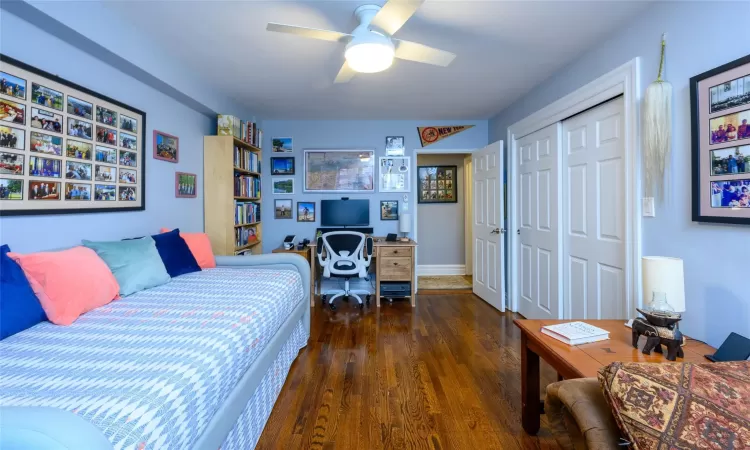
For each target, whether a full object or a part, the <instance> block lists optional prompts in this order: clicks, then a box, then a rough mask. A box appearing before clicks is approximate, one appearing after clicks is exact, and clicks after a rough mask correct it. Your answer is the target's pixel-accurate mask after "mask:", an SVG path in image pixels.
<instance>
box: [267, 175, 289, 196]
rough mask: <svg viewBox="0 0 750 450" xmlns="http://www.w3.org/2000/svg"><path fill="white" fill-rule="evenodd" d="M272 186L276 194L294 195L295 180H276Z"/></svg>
mask: <svg viewBox="0 0 750 450" xmlns="http://www.w3.org/2000/svg"><path fill="white" fill-rule="evenodd" d="M272 184H273V193H274V194H294V178H274V179H273V180H272Z"/></svg>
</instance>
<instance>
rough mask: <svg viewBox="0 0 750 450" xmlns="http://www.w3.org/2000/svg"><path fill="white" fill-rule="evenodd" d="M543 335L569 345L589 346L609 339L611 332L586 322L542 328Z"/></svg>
mask: <svg viewBox="0 0 750 450" xmlns="http://www.w3.org/2000/svg"><path fill="white" fill-rule="evenodd" d="M542 333H544V334H546V335H547V336H549V337H553V338H555V339H557V340H558V341H562V342H565V343H566V344H569V345H580V344H588V343H589V342H597V341H603V340H605V339H609V331H607V330H603V329H601V328H599V327H595V326H593V325H589V324H587V323H584V322H568V323H560V324H557V325H547V326H544V327H542Z"/></svg>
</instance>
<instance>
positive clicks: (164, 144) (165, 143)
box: [97, 126, 180, 163]
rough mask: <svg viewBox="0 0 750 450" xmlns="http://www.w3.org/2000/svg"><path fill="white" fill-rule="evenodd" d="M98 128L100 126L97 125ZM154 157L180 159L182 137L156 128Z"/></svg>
mask: <svg viewBox="0 0 750 450" xmlns="http://www.w3.org/2000/svg"><path fill="white" fill-rule="evenodd" d="M97 128H99V127H98V126H97ZM153 145H154V159H161V160H162V161H168V162H171V163H177V162H179V161H180V138H178V137H177V136H172V135H171V134H167V133H164V132H161V131H157V130H154V143H153Z"/></svg>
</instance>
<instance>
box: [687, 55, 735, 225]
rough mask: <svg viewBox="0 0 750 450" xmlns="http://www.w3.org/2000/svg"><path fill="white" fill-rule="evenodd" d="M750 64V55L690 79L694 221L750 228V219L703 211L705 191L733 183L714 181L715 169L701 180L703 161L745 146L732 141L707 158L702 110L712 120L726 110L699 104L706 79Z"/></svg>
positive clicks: (709, 150) (709, 149)
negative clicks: (722, 150) (725, 151)
mask: <svg viewBox="0 0 750 450" xmlns="http://www.w3.org/2000/svg"><path fill="white" fill-rule="evenodd" d="M748 64H750V55H747V56H744V57H742V58H739V59H736V60H734V61H731V62H729V63H726V64H724V65H721V66H719V67H716V68H714V69H711V70H708V71H706V72H703V73H701V74H699V75H696V76H694V77H692V78H690V125H691V132H692V197H693V198H692V220H693V222H705V223H724V224H733V225H750V218H745V217H726V216H716V215H709V214H706V213H705V211H703V210H702V208H701V193H702V189H706V190H709V189H712V182H720V181H730V180H721V179H714V178H715V177H713V176H711V174H712V170H711V168H709V176H708V177H705V179H702V177H701V163H702V159H703V158H704V156H705V159H706V160H709V158H710V155H711V153H712V152H713V151H716V150H721V149H724V148H730V147H733V146H737V145H742V141H730V142H728V143H727V145H726V146H722V147H721V148H708V149H707V150H706V151H705V155H703V154H702V151H701V111H702V109H701V108H707V113H708V114H709V120H710V119H712V118H715V117H720V116H722V115H724V114H726V109H721V110H717V111H714V112H713V113H712V112H711V105H710V104H709V103H710V99H709V101H708V102H706V103H707V104H705V105H700V104H699V89H700V86H699V84H700V83H701V82H702V81H703V80H706V79H708V78H712V77H715V76H717V75H721V74H723V73H724V72H727V71H729V70H732V69H735V68H737V67H741V66H744V65H748ZM748 75H750V73H748ZM719 85H720V84H719ZM716 86H718V85H716ZM716 86H714V85H712V86H709V89H710V88H712V87H716ZM745 106H746V107H750V104H748V105H745ZM743 109H744V108H743ZM708 131H709V135H710V133H711V131H710V130H708ZM746 142H747V141H746ZM747 178H748V179H750V175H748V176H747ZM731 181H734V180H731ZM722 209H725V208H722Z"/></svg>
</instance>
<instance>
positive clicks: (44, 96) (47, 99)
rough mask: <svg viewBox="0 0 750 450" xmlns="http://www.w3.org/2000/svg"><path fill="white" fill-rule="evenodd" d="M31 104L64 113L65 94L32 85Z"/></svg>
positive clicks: (39, 85) (38, 85)
mask: <svg viewBox="0 0 750 450" xmlns="http://www.w3.org/2000/svg"><path fill="white" fill-rule="evenodd" d="M31 103H36V104H37V105H42V106H46V107H47V108H52V109H56V110H58V111H62V110H63V93H62V92H60V91H56V90H54V89H50V88H48V87H45V86H42V85H41V84H36V83H31Z"/></svg>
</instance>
